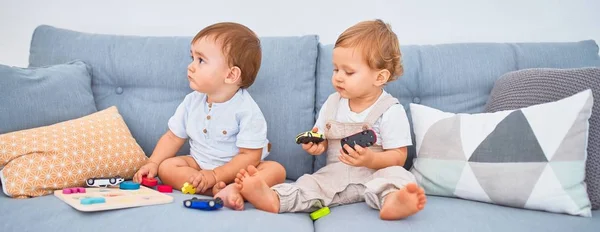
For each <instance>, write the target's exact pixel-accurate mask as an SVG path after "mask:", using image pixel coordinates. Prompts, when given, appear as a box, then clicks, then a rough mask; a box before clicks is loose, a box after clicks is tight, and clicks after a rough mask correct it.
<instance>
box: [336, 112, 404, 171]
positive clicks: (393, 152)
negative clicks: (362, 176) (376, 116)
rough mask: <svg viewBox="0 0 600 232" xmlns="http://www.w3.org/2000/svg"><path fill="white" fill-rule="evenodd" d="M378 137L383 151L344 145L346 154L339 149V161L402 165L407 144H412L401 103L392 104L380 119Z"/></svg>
mask: <svg viewBox="0 0 600 232" xmlns="http://www.w3.org/2000/svg"><path fill="white" fill-rule="evenodd" d="M379 129H380V132H379V134H380V138H381V141H382V146H383V149H384V151H382V152H375V151H372V150H371V149H368V148H363V147H360V146H359V145H355V147H352V148H351V147H349V146H348V145H347V144H346V145H344V148H345V149H346V151H348V154H345V153H344V152H343V151H342V149H340V153H341V155H340V156H339V157H340V161H342V162H344V163H346V164H348V165H352V166H364V167H368V168H371V169H376V170H377V169H382V168H386V167H390V166H404V163H405V162H406V157H407V146H410V145H412V140H411V135H410V126H409V124H408V118H407V117H406V113H405V112H404V108H402V105H394V106H392V107H391V108H390V109H388V111H387V112H386V113H384V114H383V116H382V118H381V120H380V125H379Z"/></svg>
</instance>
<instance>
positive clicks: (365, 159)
mask: <svg viewBox="0 0 600 232" xmlns="http://www.w3.org/2000/svg"><path fill="white" fill-rule="evenodd" d="M344 149H346V151H348V154H346V153H345V152H344ZM374 155H375V154H374V153H373V151H371V149H368V148H363V147H361V146H360V145H354V149H352V147H350V145H348V144H344V147H343V148H342V149H340V156H339V160H340V161H342V163H345V164H347V165H350V166H354V167H366V166H368V165H369V164H370V163H371V162H372V160H373V156H374Z"/></svg>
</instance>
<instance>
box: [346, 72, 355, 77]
mask: <svg viewBox="0 0 600 232" xmlns="http://www.w3.org/2000/svg"><path fill="white" fill-rule="evenodd" d="M352 74H354V72H346V75H348V76H352Z"/></svg>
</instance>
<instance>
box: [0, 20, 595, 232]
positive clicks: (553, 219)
mask: <svg viewBox="0 0 600 232" xmlns="http://www.w3.org/2000/svg"><path fill="white" fill-rule="evenodd" d="M193 33H194V32H192V33H191V34H193ZM191 38H192V37H191V36H189V37H143V36H119V35H100V34H90V33H82V32H77V31H71V30H66V29H61V28H55V27H52V26H47V25H42V26H39V27H38V28H36V30H35V32H34V33H33V36H32V41H31V49H30V58H29V62H30V66H31V67H38V66H47V65H53V64H61V63H66V62H69V61H72V60H82V61H84V62H85V63H86V64H88V65H89V66H90V67H91V69H90V71H91V75H92V83H91V86H92V90H93V96H94V101H95V104H96V108H97V110H102V109H106V108H107V107H110V106H113V105H114V106H117V107H118V109H119V112H120V113H121V115H123V118H124V120H125V122H126V123H127V125H128V127H129V129H130V130H131V132H132V134H133V136H134V137H135V138H136V140H137V142H138V143H139V144H140V146H141V147H142V148H143V150H144V152H145V153H146V154H147V155H150V154H151V153H152V150H153V148H154V145H155V143H156V141H157V140H158V138H159V136H160V135H162V134H163V133H164V132H165V130H166V129H167V120H168V118H169V117H170V116H171V115H172V113H173V112H174V110H175V108H176V107H177V105H178V104H179V103H180V102H181V100H182V99H183V97H184V96H185V95H186V94H187V93H189V92H190V91H191V89H189V86H188V81H187V79H186V66H187V64H188V63H189V43H190V41H191ZM400 38H402V37H401V35H400ZM261 42H262V45H263V61H262V67H261V69H260V72H259V76H258V78H257V80H256V82H255V84H254V85H253V86H252V87H250V89H249V91H250V92H251V94H252V96H253V97H254V99H255V100H256V101H257V103H258V104H259V105H260V107H261V109H262V110H263V113H264V115H265V117H266V119H267V121H268V137H269V139H270V141H271V142H272V143H273V148H272V153H271V155H270V156H269V157H268V158H267V159H269V160H275V161H278V162H280V163H281V164H283V165H284V166H285V168H286V169H287V173H288V180H289V181H293V180H295V179H297V178H298V177H299V176H301V175H302V174H305V173H311V172H313V171H315V170H317V169H318V168H320V167H322V166H323V164H324V161H325V160H324V157H318V158H316V159H315V158H314V157H312V156H310V155H308V154H306V153H305V152H304V151H302V149H301V148H300V147H299V146H298V145H296V144H295V143H294V136H295V135H296V134H297V133H299V132H302V131H306V130H309V129H310V128H311V127H312V125H313V124H314V122H315V117H316V112H318V111H319V109H320V107H321V106H322V104H323V102H324V101H325V99H326V98H327V96H328V95H329V94H330V93H332V92H333V91H334V90H333V88H332V86H331V83H330V77H331V73H332V67H331V53H332V45H325V44H321V43H319V38H318V36H316V35H306V36H297V37H261ZM401 49H402V52H403V63H404V66H405V74H404V75H403V76H402V77H401V78H400V79H399V80H397V81H395V82H393V83H391V84H389V85H388V86H387V87H386V90H387V91H388V92H389V93H391V94H392V95H394V96H395V97H397V98H399V100H400V101H401V103H402V104H403V105H404V106H405V108H406V110H407V112H408V113H409V115H410V111H408V110H409V108H408V104H409V103H411V102H412V103H420V104H424V105H428V106H432V107H435V108H438V109H440V110H444V111H449V112H457V113H458V112H463V113H477V112H482V111H483V109H484V105H485V103H486V101H487V98H488V96H489V93H490V91H491V89H492V87H493V85H494V81H495V80H496V79H498V78H499V77H500V76H501V75H502V74H504V73H507V72H510V71H514V70H519V69H526V68H534V67H553V68H574V67H585V66H600V57H599V56H598V45H597V44H596V43H595V42H594V41H580V42H568V43H566V42H565V43H466V44H442V45H425V46H415V45H406V46H401ZM188 151H189V147H188V146H187V145H186V146H184V147H183V148H182V149H181V150H180V152H179V154H186V153H187V152H188ZM409 152H410V155H411V156H414V152H415V150H414V147H411V148H410V149H409ZM411 165H412V162H411V159H410V158H409V159H408V160H407V163H406V168H407V169H409V168H410V167H411ZM0 195H1V196H0V231H6V232H8V231H187V230H193V231H197V230H200V231H287V232H293V231H561V232H562V231H600V212H598V211H593V212H592V213H593V217H592V218H583V217H576V216H568V215H563V214H556V213H548V212H541V211H534V210H524V209H517V208H510V207H504V206H498V205H492V204H487V203H480V202H475V201H468V200H462V199H456V198H445V197H437V196H428V204H427V206H426V208H425V209H424V210H423V211H422V212H420V213H419V214H417V215H415V216H413V217H410V218H408V219H406V220H402V221H382V220H380V219H379V214H378V211H376V210H373V209H370V208H369V207H368V206H367V205H366V204H365V203H357V204H351V205H345V206H340V207H336V208H332V212H331V214H330V215H328V216H326V217H324V218H322V219H319V220H317V221H315V222H313V221H312V220H311V219H310V218H309V215H308V214H305V213H286V214H271V213H266V212H262V211H259V210H256V209H254V208H253V207H252V206H251V205H250V204H247V205H246V210H245V211H242V212H239V211H232V210H229V209H222V210H219V211H215V212H204V211H199V210H190V209H185V208H184V207H183V206H182V204H181V203H182V201H183V200H185V199H189V198H190V195H183V194H181V193H180V192H174V193H172V194H171V195H172V196H173V197H174V198H175V200H174V202H173V203H171V204H166V205H156V206H147V207H138V208H129V209H122V210H113V211H104V212H96V213H83V212H79V211H77V210H75V209H73V208H72V207H71V206H69V205H67V204H65V203H63V202H62V201H60V200H59V199H57V198H56V197H54V196H43V197H36V198H31V199H26V200H21V199H12V198H9V197H6V196H4V195H2V194H0Z"/></svg>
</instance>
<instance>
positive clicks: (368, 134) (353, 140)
mask: <svg viewBox="0 0 600 232" xmlns="http://www.w3.org/2000/svg"><path fill="white" fill-rule="evenodd" d="M375 142H377V135H376V134H375V131H373V130H370V129H369V130H364V131H361V132H358V133H356V134H353V135H350V136H348V137H345V138H343V139H341V140H340V143H341V145H342V150H344V152H345V153H346V154H348V151H346V149H345V148H344V144H348V146H350V147H351V148H354V145H356V144H358V145H359V146H361V147H370V146H372V145H373V144H375Z"/></svg>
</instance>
